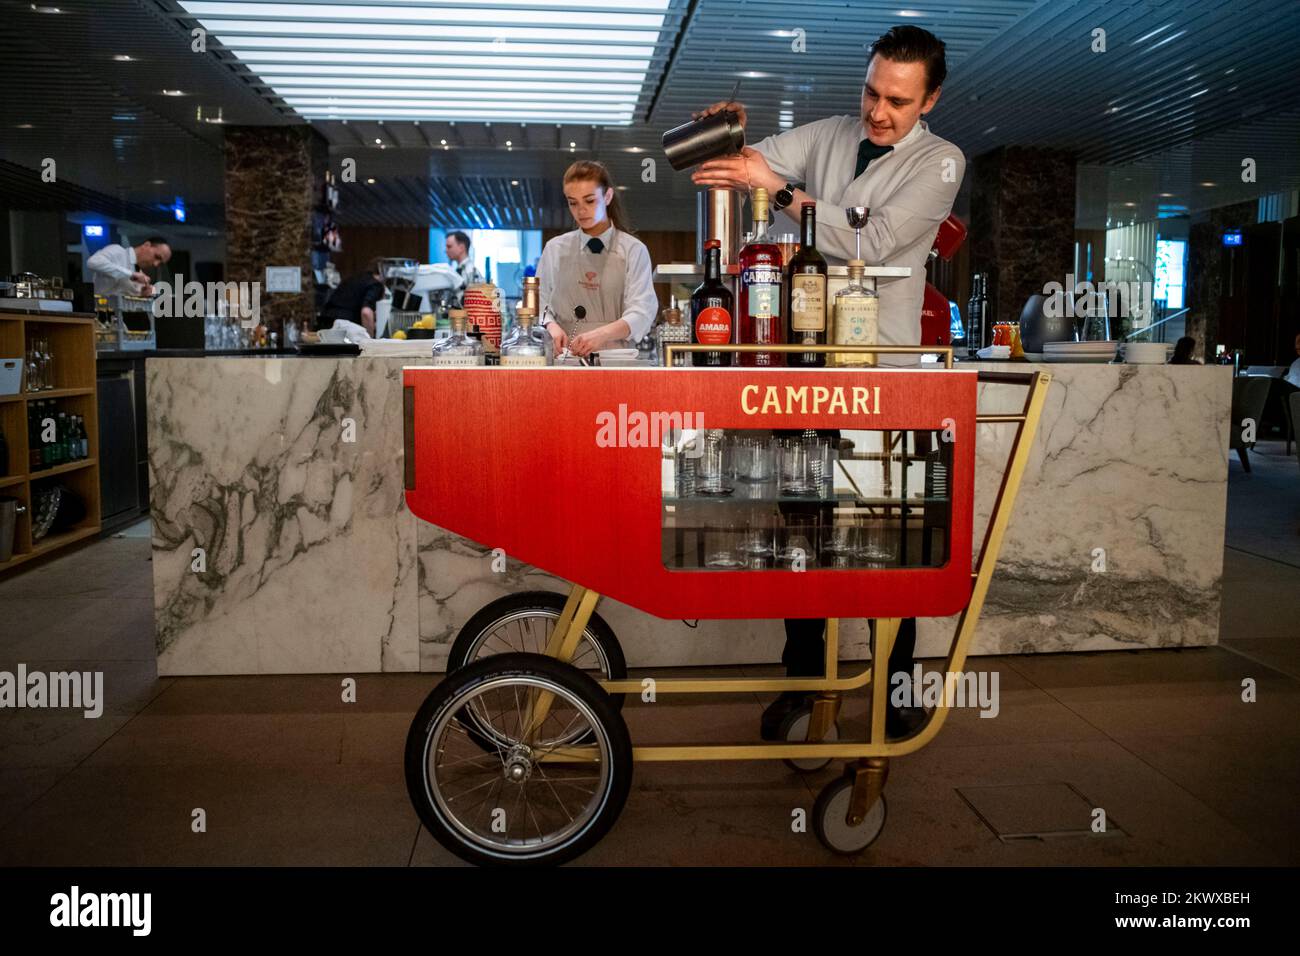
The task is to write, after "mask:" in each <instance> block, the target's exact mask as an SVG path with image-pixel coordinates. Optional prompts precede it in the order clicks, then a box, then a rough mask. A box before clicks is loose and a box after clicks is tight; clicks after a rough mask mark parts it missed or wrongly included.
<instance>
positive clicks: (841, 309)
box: [831, 259, 880, 366]
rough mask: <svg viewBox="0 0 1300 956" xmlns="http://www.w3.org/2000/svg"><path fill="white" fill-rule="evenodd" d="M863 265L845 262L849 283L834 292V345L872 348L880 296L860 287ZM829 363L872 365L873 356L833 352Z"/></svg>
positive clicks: (874, 340) (874, 362)
mask: <svg viewBox="0 0 1300 956" xmlns="http://www.w3.org/2000/svg"><path fill="white" fill-rule="evenodd" d="M864 268H866V263H865V262H863V261H862V260H861V259H850V260H849V284H848V285H847V286H845V287H844V288H843V289H841V290H840V291H839V292H837V293H835V312H834V315H835V322H834V326H835V331H834V333H833V339H834V344H836V345H875V344H876V340H877V337H878V335H879V331H880V296H879V295H877V294H876V290H875V289H870V288H867V287H865V286H864V285H863V284H862V270H863V269H864ZM831 364H832V365H836V366H847V365H875V364H876V356H875V355H873V354H871V353H870V352H837V353H834V354H832V355H831Z"/></svg>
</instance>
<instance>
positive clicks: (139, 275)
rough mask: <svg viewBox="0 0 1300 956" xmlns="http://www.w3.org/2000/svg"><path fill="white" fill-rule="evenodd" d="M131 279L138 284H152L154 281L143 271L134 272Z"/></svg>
mask: <svg viewBox="0 0 1300 956" xmlns="http://www.w3.org/2000/svg"><path fill="white" fill-rule="evenodd" d="M131 281H132V282H134V283H135V284H136V285H150V284H152V283H153V280H152V279H150V278H149V277H148V276H147V275H145V274H144V273H143V272H132V273H131Z"/></svg>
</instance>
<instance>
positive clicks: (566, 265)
mask: <svg viewBox="0 0 1300 956" xmlns="http://www.w3.org/2000/svg"><path fill="white" fill-rule="evenodd" d="M605 234H606V235H610V236H612V237H613V238H612V241H608V242H607V241H606V240H604V239H603V238H602V237H601V236H596V237H595V238H597V239H601V241H602V242H605V248H604V249H603V250H601V252H600V254H599V255H597V254H595V253H593V252H592V251H591V250H589V249H588V248H587V242H588V241H589V240H590V239H591V238H592V237H591V236H588V235H587V234H586V233H585V232H583V231H581V230H579V231H578V234H577V235H576V236H574V237H573V241H572V242H568V243H566V245H567V246H568V248H566V249H565V250H564V252H563V253H562V254H561V256H560V265H559V269H558V270H557V274H556V276H555V284H554V286H553V287H552V292H551V302H550V306H551V311H552V312H554V313H555V321H557V322H559V323H560V327H561V328H562V329H564V331H565V334H566V335H568V336H569V340H570V341H572V340H573V339H574V338H576V337H577V336H579V335H582V334H583V333H584V332H591V331H594V330H595V329H598V328H600V327H601V326H602V325H608V324H609V323H610V322H616V321H618V320H619V319H621V318H622V317H623V280H624V277H625V275H626V270H625V269H624V268H623V263H622V262H615V263H614V268H613V269H610V268H609V265H610V260H612V259H613V258H614V246H615V245H616V244H617V243H618V230H617V229H608V230H606V232H605ZM629 347H631V343H629V342H628V341H627V340H626V339H616V340H614V341H612V342H609V343H607V344H606V345H605V346H604V348H611V349H617V348H629Z"/></svg>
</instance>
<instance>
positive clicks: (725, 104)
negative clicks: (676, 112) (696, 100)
mask: <svg viewBox="0 0 1300 956" xmlns="http://www.w3.org/2000/svg"><path fill="white" fill-rule="evenodd" d="M723 110H731V112H733V113H735V114H736V116H737V118H739V120H740V125H741V127H744V125H745V119H746V116H745V104H743V103H737V102H736V101H735V100H723V101H722V102H720V103H714V104H713V105H712V106H706V107H705V108H704V109H702V110H700V111H699V112H698V113H692V114H691V119H696V120H697V119H703V118H704V117H706V116H712V115H713V114H714V113H721V112H722V111H723Z"/></svg>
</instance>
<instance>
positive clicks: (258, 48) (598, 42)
mask: <svg viewBox="0 0 1300 956" xmlns="http://www.w3.org/2000/svg"><path fill="white" fill-rule="evenodd" d="M482 2H483V0H474V4H473V5H474V6H478V5H479V4H480V3H482ZM177 5H178V6H179V7H180V8H181V9H183V10H184V11H185V12H186V13H188V14H189V15H191V16H193V17H195V18H196V19H197V20H198V21H199V24H200V26H202V27H203V28H204V29H205V30H207V32H208V34H209V36H211V37H212V38H214V39H216V40H218V41H219V42H220V43H221V44H222V46H223V47H225V49H227V50H228V51H230V52H231V53H233V54H234V56H235V57H236V58H237V59H238V60H239V61H240V62H241V63H242V64H243V65H244V66H246V67H247V68H248V69H249V70H250V71H252V72H253V73H254V74H256V75H257V76H258V79H259V81H260V82H261V83H263V84H265V86H266V87H267V88H268V90H269V92H270V93H271V95H273V96H276V97H280V98H282V99H284V101H285V103H286V105H288V106H289V107H290V108H291V109H294V110H295V111H296V112H297V113H298V115H299V116H300V117H301V118H303V119H310V118H318V119H334V120H342V119H345V118H346V119H364V120H369V121H378V120H380V119H383V120H405V121H411V122H413V121H416V120H419V121H421V122H424V121H444V122H445V121H449V120H452V119H463V120H467V121H470V122H476V123H478V122H487V121H489V120H490V121H494V122H501V123H528V122H533V123H549V122H562V123H575V122H588V123H591V122H594V123H595V124H596V125H598V126H627V125H630V124H631V123H632V121H633V119H634V117H635V114H636V104H637V100H638V97H639V96H640V95H641V93H642V92H643V90H644V88H645V86H646V83H647V81H648V77H649V75H650V73H651V70H652V68H654V67H655V63H656V60H655V56H656V53H657V52H658V51H659V50H660V49H661V44H662V43H663V42H665V40H666V36H665V32H666V30H668V29H675V27H676V24H675V23H673V22H670V21H669V18H668V16H667V14H668V11H669V8H670V7H672V6H673V3H672V0H637V3H636V5H635V7H634V8H633V9H632V10H628V11H624V10H618V9H616V10H615V11H614V12H608V13H607V12H604V11H602V13H601V17H600V22H599V23H594V22H593V21H592V17H591V12H592V10H593V9H595V8H596V7H598V6H602V5H601V4H598V3H596V2H595V0H573V2H567V0H523V2H517V3H513V4H510V5H509V7H510V9H506V8H505V7H502V9H500V10H497V11H494V13H493V18H492V20H493V22H492V24H491V26H485V25H482V24H480V23H474V22H467V21H465V20H464V18H463V17H461V16H459V15H458V14H456V12H455V10H454V9H453V8H452V5H450V4H438V5H434V4H426V3H410V2H401V3H399V2H395V0H387V2H379V0H364V2H338V3H329V4H312V5H310V7H311V14H312V15H311V17H306V16H304V15H303V10H304V8H305V5H303V4H301V3H299V2H293V3H287V2H257V3H245V2H230V0H226V2H217V0H213V2H209V0H179V2H178V4H177ZM493 5H494V6H495V5H496V4H493ZM583 8H587V9H583ZM494 41H495V42H494ZM502 41H504V42H502ZM575 71H581V73H580V74H579V73H575ZM452 77H455V78H456V79H455V80H453V79H452ZM385 78H391V79H388V80H387V81H386V79H385ZM408 79H410V80H416V79H418V80H420V81H422V82H419V83H413V84H412V85H411V86H410V87H404V86H403V81H405V80H408ZM462 80H463V82H462ZM313 86H314V87H317V88H318V89H319V90H320V92H322V93H323V92H326V91H328V92H329V93H330V94H331V95H334V96H336V97H337V98H338V100H339V101H338V102H337V103H328V104H325V103H322V104H315V103H298V102H292V101H290V100H289V97H288V95H287V94H286V93H285V91H286V90H287V89H292V88H310V87H313ZM391 89H401V90H402V92H403V93H405V94H406V95H404V96H401V97H389V96H388V95H387V91H388V90H391ZM592 90H596V91H598V92H597V94H594V95H598V96H599V97H600V102H599V106H601V107H602V108H601V109H597V110H592V109H591V105H592V102H593V100H592V99H591V96H592V95H593V94H592V93H591V91H592ZM428 91H437V92H434V93H432V94H431V95H429V96H421V95H420V94H421V93H425V92H428ZM470 91H473V92H474V93H476V94H477V95H476V96H472V97H471V96H464V97H462V96H460V95H459V94H460V93H462V92H470ZM295 92H298V91H297V90H296V91H295ZM439 93H441V94H442V95H441V96H439V95H438V94H439ZM514 93H520V94H532V95H531V96H528V97H525V96H518V95H512V94H514ZM366 94H370V96H371V101H370V102H362V101H361V99H362V97H364V96H365V95H366ZM539 94H540V95H539ZM565 94H567V95H565ZM607 97H608V99H607ZM376 100H377V102H376ZM528 107H531V108H528Z"/></svg>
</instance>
